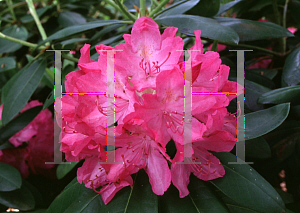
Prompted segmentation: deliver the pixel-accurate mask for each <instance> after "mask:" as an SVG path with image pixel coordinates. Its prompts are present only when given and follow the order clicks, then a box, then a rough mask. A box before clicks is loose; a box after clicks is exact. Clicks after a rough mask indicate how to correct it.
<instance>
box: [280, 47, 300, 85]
mask: <svg viewBox="0 0 300 213" xmlns="http://www.w3.org/2000/svg"><path fill="white" fill-rule="evenodd" d="M282 80H283V81H284V83H286V84H287V86H294V85H297V84H299V83H300V46H299V47H298V48H296V49H295V50H294V51H293V52H292V53H291V54H289V56H288V57H287V58H286V60H285V63H284V67H283V70H282ZM282 86H285V85H284V84H282Z"/></svg>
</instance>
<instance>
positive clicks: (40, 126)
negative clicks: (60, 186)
mask: <svg viewBox="0 0 300 213" xmlns="http://www.w3.org/2000/svg"><path fill="white" fill-rule="evenodd" d="M40 105H43V104H42V103H40V102H39V101H36V100H34V101H30V102H29V103H27V104H26V106H25V107H24V108H23V109H22V110H21V112H24V111H26V110H28V109H30V108H33V107H35V106H40ZM2 110H3V105H2V106H1V107H0V120H1V118H2ZM53 141H54V121H53V119H52V113H51V112H50V110H48V109H46V110H43V111H41V112H40V113H39V114H38V115H37V116H36V117H35V118H34V119H33V120H32V121H31V122H30V123H29V124H28V125H27V126H26V127H24V128H23V129H22V130H21V131H19V132H18V133H16V134H15V135H14V136H12V137H11V138H10V139H9V142H10V143H11V144H12V145H14V147H15V148H13V149H4V150H0V162H3V163H7V164H10V165H12V166H14V167H15V168H16V169H18V170H19V171H20V173H21V175H22V177H23V178H27V177H28V175H29V174H30V171H31V172H32V173H33V174H42V175H45V176H47V177H53V178H54V177H56V176H55V168H54V164H45V162H52V161H53V156H54V148H53Z"/></svg>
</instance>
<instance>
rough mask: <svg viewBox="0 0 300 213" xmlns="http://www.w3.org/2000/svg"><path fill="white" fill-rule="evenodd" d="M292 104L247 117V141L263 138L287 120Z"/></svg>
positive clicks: (261, 111) (274, 107)
mask: <svg viewBox="0 0 300 213" xmlns="http://www.w3.org/2000/svg"><path fill="white" fill-rule="evenodd" d="M289 111H290V104H289V103H284V104H279V105H276V106H273V107H270V108H268V109H265V110H260V111H257V112H252V113H248V114H246V115H245V124H246V129H245V139H246V140H249V139H252V138H257V137H259V136H262V135H264V134H266V133H268V132H270V131H272V130H273V129H275V128H276V127H278V126H279V125H280V124H282V122H283V121H284V120H285V119H286V118H287V116H288V114H289Z"/></svg>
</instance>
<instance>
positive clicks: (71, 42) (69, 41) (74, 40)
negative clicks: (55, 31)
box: [60, 38, 89, 45]
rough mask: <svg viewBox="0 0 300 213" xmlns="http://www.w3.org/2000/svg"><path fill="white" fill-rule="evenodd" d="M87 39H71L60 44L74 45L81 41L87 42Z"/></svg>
mask: <svg viewBox="0 0 300 213" xmlns="http://www.w3.org/2000/svg"><path fill="white" fill-rule="evenodd" d="M88 40H89V39H87V38H71V39H68V40H65V41H62V42H60V43H61V44H62V45H67V44H74V43H78V42H82V41H88Z"/></svg>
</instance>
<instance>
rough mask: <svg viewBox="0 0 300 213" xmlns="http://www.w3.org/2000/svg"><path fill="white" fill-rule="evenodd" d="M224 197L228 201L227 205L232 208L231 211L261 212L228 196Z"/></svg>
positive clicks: (234, 212)
mask: <svg viewBox="0 0 300 213" xmlns="http://www.w3.org/2000/svg"><path fill="white" fill-rule="evenodd" d="M222 199H223V201H224V202H225V203H226V205H227V207H228V208H229V209H230V212H231V213H261V212H258V211H254V210H252V209H249V208H247V207H245V206H242V205H240V204H239V203H237V202H235V201H234V200H232V199H230V198H229V197H227V196H224V197H222Z"/></svg>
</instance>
